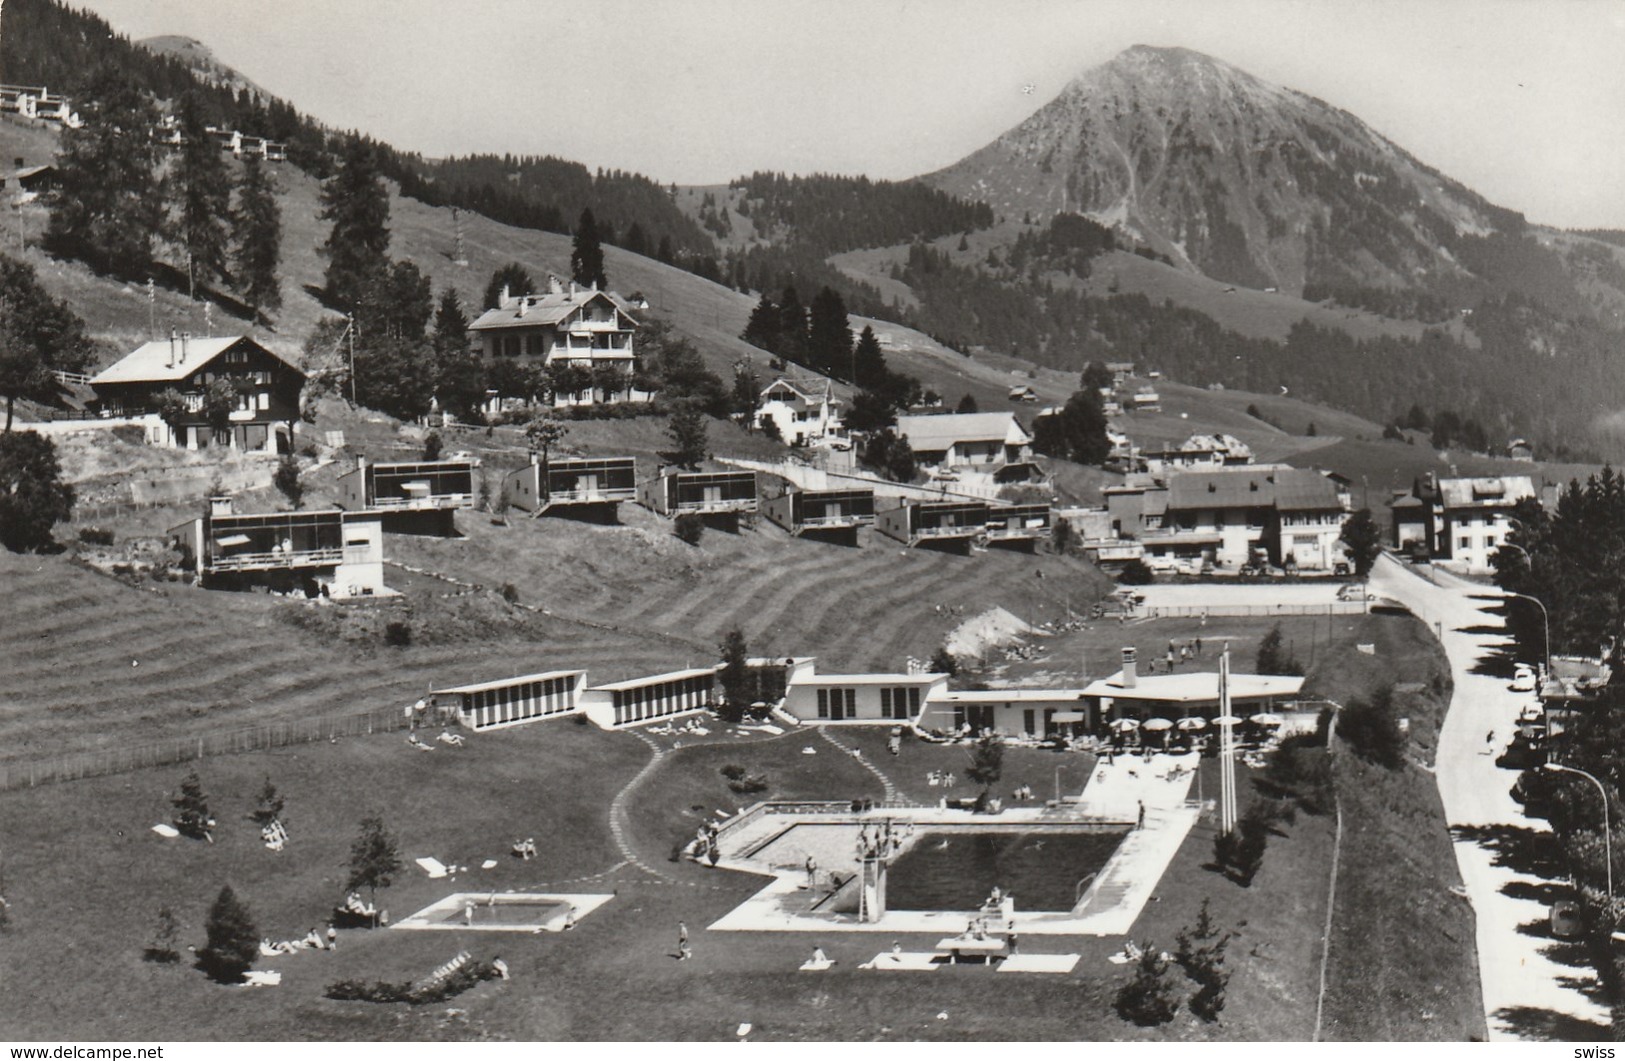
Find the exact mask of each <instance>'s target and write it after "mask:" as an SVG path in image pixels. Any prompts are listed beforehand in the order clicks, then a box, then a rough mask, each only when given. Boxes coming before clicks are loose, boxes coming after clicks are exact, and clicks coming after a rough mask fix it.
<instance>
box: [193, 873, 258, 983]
mask: <svg viewBox="0 0 1625 1061" xmlns="http://www.w3.org/2000/svg"><path fill="white" fill-rule="evenodd" d="M205 931H206V932H207V933H208V943H207V944H206V945H205V946H204V947H203V949H202V950H200V951H198V964H199V965H201V966H202V967H203V970H204V971H205V972H207V973H208V974H209V975H210V976H212V977H214V978H215V979H216V980H218V981H220V982H221V983H223V984H233V983H237V982H238V981H240V980H242V978H243V974H244V973H246V972H248V970H249V968H250V967H251V966H252V965H253V964H254V959H255V958H257V957H259V953H260V934H259V930H258V929H257V928H255V927H254V918H253V915H252V914H250V913H249V910H248V907H246V906H244V905H243V904H242V903H241V902H239V901H238V899H237V894H236V893H235V892H233V891H232V890H231V885H229V884H228V885H226V886H225V887H223V888H221V889H220V894H219V895H218V896H217V897H216V898H215V900H214V905H213V906H211V907H210V908H209V919H208V921H207V923H206V925H205Z"/></svg>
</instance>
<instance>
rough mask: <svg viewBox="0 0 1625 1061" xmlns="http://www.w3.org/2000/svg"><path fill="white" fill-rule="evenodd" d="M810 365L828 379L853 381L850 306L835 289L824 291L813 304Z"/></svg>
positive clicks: (809, 348)
mask: <svg viewBox="0 0 1625 1061" xmlns="http://www.w3.org/2000/svg"><path fill="white" fill-rule="evenodd" d="M807 363H808V364H809V365H811V366H812V367H813V368H815V369H817V370H818V371H819V372H822V373H824V374H826V375H832V376H836V377H837V378H840V379H846V380H851V379H852V377H853V375H854V374H855V373H854V371H853V358H852V325H851V322H850V321H848V320H847V316H846V303H845V302H844V301H842V299H841V296H840V294H839V293H838V292H837V291H835V290H834V289H833V288H829V287H824V288H820V289H819V291H818V294H817V295H816V296H814V298H813V302H812V313H811V320H810V323H809V325H808V332H807Z"/></svg>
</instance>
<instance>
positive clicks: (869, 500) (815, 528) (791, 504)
mask: <svg viewBox="0 0 1625 1061" xmlns="http://www.w3.org/2000/svg"><path fill="white" fill-rule="evenodd" d="M762 514H763V515H765V516H767V518H768V519H770V520H772V521H773V522H774V523H777V524H778V525H779V526H781V527H783V528H784V529H785V530H787V531H789V532H790V533H791V534H792V535H794V536H796V537H801V536H802V535H804V534H813V535H828V536H841V537H852V536H854V535H855V534H856V532H857V529H858V528H859V527H861V526H864V525H868V526H871V527H872V526H874V523H875V492H874V491H873V490H868V489H865V490H787V491H785V492H784V493H782V494H780V495H779V496H778V497H770V498H767V499H766V500H765V501H763V502H762Z"/></svg>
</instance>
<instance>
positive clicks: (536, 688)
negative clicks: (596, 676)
mask: <svg viewBox="0 0 1625 1061" xmlns="http://www.w3.org/2000/svg"><path fill="white" fill-rule="evenodd" d="M586 684H587V672H586V671H579V670H555V671H547V672H546V673H543V674H526V675H522V676H520V677H517V678H503V679H501V680H499V681H491V682H479V683H477V684H473V685H459V686H455V687H453V688H450V689H436V690H435V691H434V692H432V693H430V694H429V704H430V705H431V706H432V707H434V708H435V709H436V713H437V714H438V715H440V716H441V717H442V718H456V719H457V721H458V722H459V723H460V724H462V725H464V726H467V727H468V728H469V729H481V730H489V729H505V728H507V727H509V726H520V725H524V724H525V723H527V722H538V721H541V720H542V719H547V718H559V717H562V716H564V715H575V714H578V713H579V712H580V701H581V693H582V690H583V689H584V688H585V687H586Z"/></svg>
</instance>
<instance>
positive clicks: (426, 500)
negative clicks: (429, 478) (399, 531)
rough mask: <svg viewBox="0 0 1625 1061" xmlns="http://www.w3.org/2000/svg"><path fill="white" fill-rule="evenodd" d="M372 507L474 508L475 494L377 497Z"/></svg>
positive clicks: (419, 508) (407, 509)
mask: <svg viewBox="0 0 1625 1061" xmlns="http://www.w3.org/2000/svg"><path fill="white" fill-rule="evenodd" d="M371 507H372V508H375V509H379V510H382V511H385V512H401V511H413V510H427V509H436V508H473V507H474V495H473V494H430V495H429V496H428V497H376V498H374V499H373V502H372V506H371Z"/></svg>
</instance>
